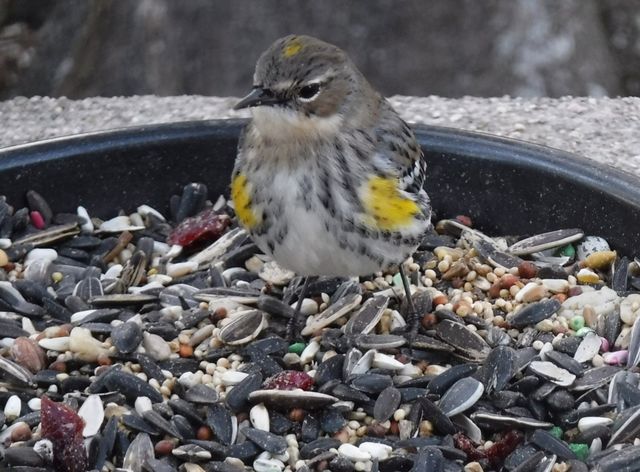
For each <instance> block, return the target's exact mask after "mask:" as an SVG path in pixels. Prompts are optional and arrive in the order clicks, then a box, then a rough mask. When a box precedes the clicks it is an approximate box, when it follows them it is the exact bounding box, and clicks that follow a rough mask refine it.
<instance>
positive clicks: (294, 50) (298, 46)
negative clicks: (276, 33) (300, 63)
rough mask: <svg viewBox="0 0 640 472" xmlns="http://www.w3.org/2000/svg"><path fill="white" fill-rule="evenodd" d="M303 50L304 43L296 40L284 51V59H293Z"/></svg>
mask: <svg viewBox="0 0 640 472" xmlns="http://www.w3.org/2000/svg"><path fill="white" fill-rule="evenodd" d="M301 50H302V43H301V42H300V41H298V40H296V39H294V40H293V41H291V42H290V43H289V44H287V45H286V46H285V47H284V49H283V50H282V55H283V56H284V57H292V56H295V55H296V54H298V53H299V52H300V51H301Z"/></svg>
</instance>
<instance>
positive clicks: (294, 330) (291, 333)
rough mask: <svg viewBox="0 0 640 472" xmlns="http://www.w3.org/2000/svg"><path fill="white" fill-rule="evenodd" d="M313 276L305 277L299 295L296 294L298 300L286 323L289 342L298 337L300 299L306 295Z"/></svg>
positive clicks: (300, 315)
mask: <svg viewBox="0 0 640 472" xmlns="http://www.w3.org/2000/svg"><path fill="white" fill-rule="evenodd" d="M312 278H314V277H309V276H307V277H305V278H304V283H303V284H302V290H301V291H300V295H299V296H298V302H297V303H296V310H295V312H294V313H293V316H292V317H291V318H289V322H288V323H287V340H289V342H293V341H295V340H296V338H297V337H298V324H299V323H300V318H301V317H302V313H301V310H302V301H303V300H304V298H305V297H306V296H307V290H309V282H310V281H311V279H312Z"/></svg>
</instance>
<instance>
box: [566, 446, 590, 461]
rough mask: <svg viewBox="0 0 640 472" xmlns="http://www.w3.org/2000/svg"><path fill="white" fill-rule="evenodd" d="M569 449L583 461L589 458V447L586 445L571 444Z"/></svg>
mask: <svg viewBox="0 0 640 472" xmlns="http://www.w3.org/2000/svg"><path fill="white" fill-rule="evenodd" d="M569 449H571V450H572V451H573V452H574V454H575V455H576V456H577V457H578V459H579V460H581V461H584V460H586V459H587V457H589V446H587V445H586V444H584V443H574V444H569Z"/></svg>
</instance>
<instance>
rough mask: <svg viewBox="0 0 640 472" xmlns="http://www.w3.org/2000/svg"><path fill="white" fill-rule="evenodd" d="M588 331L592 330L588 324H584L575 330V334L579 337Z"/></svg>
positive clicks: (582, 336)
mask: <svg viewBox="0 0 640 472" xmlns="http://www.w3.org/2000/svg"><path fill="white" fill-rule="evenodd" d="M589 333H593V330H592V329H591V328H589V327H588V326H584V327H582V328H580V329H579V330H578V331H576V336H578V337H579V338H584V337H585V336H586V335H587V334H589Z"/></svg>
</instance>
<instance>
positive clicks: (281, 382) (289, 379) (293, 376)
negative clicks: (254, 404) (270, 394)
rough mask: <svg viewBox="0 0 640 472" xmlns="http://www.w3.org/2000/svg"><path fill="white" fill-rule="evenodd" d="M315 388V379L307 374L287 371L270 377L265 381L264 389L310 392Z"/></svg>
mask: <svg viewBox="0 0 640 472" xmlns="http://www.w3.org/2000/svg"><path fill="white" fill-rule="evenodd" d="M311 387H313V379H312V378H311V377H310V376H309V374H306V373H305V372H300V371H297V370H285V371H282V372H280V373H279V374H276V375H274V376H273V377H269V378H268V379H267V380H265V381H264V388H266V389H275V390H294V389H296V388H300V389H302V390H310V389H311Z"/></svg>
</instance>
